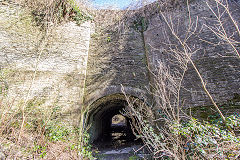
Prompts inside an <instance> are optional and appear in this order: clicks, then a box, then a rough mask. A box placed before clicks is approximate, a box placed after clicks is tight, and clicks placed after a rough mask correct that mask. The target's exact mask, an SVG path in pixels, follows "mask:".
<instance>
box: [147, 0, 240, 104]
mask: <svg viewBox="0 0 240 160" xmlns="http://www.w3.org/2000/svg"><path fill="white" fill-rule="evenodd" d="M155 5H156V4H155ZM208 5H209V6H210V7H211V8H212V9H213V11H214V12H217V8H216V3H215V2H213V1H193V2H191V3H190V7H189V10H188V8H187V6H186V4H178V5H176V6H175V7H174V6H173V7H170V8H165V9H161V8H157V7H153V5H152V6H148V7H146V14H145V15H144V16H145V18H146V19H147V23H148V24H147V25H148V28H147V30H146V31H145V32H144V39H145V43H146V46H147V49H148V52H149V57H148V58H149V62H150V64H151V66H152V68H157V65H158V61H159V60H160V61H162V62H165V63H168V64H169V65H170V66H172V67H176V66H174V65H175V64H174V63H175V62H174V61H176V59H175V58H174V56H173V55H174V53H173V52H171V51H170V48H172V49H179V50H181V51H183V47H182V46H181V45H180V43H179V41H178V40H177V39H176V37H175V36H174V35H173V34H172V32H171V31H170V27H172V28H173V30H174V32H175V33H176V34H177V35H178V36H179V38H180V39H181V40H184V39H185V38H186V37H187V36H189V35H191V36H189V38H188V39H187V41H186V44H187V45H188V47H189V48H191V51H192V52H193V54H192V57H191V58H192V59H193V62H194V63H195V65H196V67H197V68H198V70H199V72H200V73H201V75H202V77H203V79H204V81H205V83H206V86H207V89H208V90H209V92H210V94H211V95H212V96H213V98H214V100H215V101H216V102H218V103H220V104H222V103H225V102H227V101H228V100H232V99H233V98H234V95H235V94H238V95H239V94H240V72H239V70H240V59H239V57H237V56H236V52H234V51H233V49H232V48H231V45H229V44H228V43H227V42H226V41H224V40H221V39H220V38H219V37H217V36H216V35H215V34H214V33H213V32H212V31H211V29H210V28H214V27H219V24H218V23H217V22H216V17H215V16H214V14H213V13H212V12H211V10H210V8H209V6H208ZM229 7H230V10H231V13H232V15H233V17H234V18H235V20H236V21H237V22H239V20H240V16H239V15H240V8H239V6H238V5H236V3H233V2H229ZM220 11H221V12H222V13H223V8H221V9H220ZM150 13H151V14H150ZM163 15H164V16H165V18H166V20H167V21H166V20H165V19H164V16H163ZM189 16H190V17H191V18H190V21H189ZM221 20H222V22H223V26H224V27H225V29H226V33H227V35H228V36H232V37H233V38H234V39H235V40H237V41H238V42H239V40H240V36H239V34H238V33H237V32H236V28H235V26H234V25H233V23H232V21H231V20H230V19H229V16H228V15H227V14H223V16H222V17H221ZM167 22H168V23H169V25H170V27H169V26H168V24H167ZM189 23H191V25H192V27H191V29H190V30H189ZM238 25H239V23H238ZM219 28H220V27H219ZM188 31H189V32H188ZM235 47H236V49H237V51H238V52H239V51H240V48H239V45H238V44H235ZM180 97H181V100H182V102H183V104H184V106H187V107H190V106H205V105H210V104H211V102H210V99H209V98H208V97H207V96H206V94H205V92H204V91H203V89H202V86H201V83H200V79H199V77H198V75H197V74H196V71H195V70H194V68H193V66H192V65H191V64H190V63H189V64H188V70H187V71H186V73H185V76H184V80H183V87H182V90H181V95H180Z"/></svg>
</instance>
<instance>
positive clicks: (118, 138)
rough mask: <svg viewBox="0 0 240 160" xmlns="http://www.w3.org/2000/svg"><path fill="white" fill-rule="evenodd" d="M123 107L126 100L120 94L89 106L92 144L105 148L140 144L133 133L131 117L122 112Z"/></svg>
mask: <svg viewBox="0 0 240 160" xmlns="http://www.w3.org/2000/svg"><path fill="white" fill-rule="evenodd" d="M125 107H127V102H126V100H125V96H124V95H121V94H117V95H111V96H107V97H104V98H102V99H99V100H97V101H96V102H95V103H94V104H93V105H92V106H90V112H89V118H88V124H89V125H90V126H91V127H90V129H89V133H90V141H91V142H92V144H94V145H96V146H101V147H106V148H111V147H112V148H118V147H123V146H130V145H133V144H142V142H141V140H140V139H136V137H135V135H134V134H133V131H132V128H131V119H129V118H128V117H126V116H124V114H122V113H124V108H125Z"/></svg>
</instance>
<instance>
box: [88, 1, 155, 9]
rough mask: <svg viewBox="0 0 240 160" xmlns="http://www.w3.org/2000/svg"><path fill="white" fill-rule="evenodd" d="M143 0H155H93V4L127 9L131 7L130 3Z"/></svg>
mask: <svg viewBox="0 0 240 160" xmlns="http://www.w3.org/2000/svg"><path fill="white" fill-rule="evenodd" d="M139 1H140V2H141V1H145V2H146V1H147V2H153V1H155V0H92V2H93V4H94V5H95V6H96V7H97V8H104V9H105V8H108V7H109V6H111V7H112V6H113V7H114V8H115V9H125V8H127V7H129V5H130V4H133V3H136V2H139Z"/></svg>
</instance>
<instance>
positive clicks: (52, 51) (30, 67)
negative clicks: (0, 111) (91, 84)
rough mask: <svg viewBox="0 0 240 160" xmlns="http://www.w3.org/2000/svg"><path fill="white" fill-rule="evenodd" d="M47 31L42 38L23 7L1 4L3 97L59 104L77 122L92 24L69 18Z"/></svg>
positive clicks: (0, 62) (0, 29) (45, 104)
mask: <svg viewBox="0 0 240 160" xmlns="http://www.w3.org/2000/svg"><path fill="white" fill-rule="evenodd" d="M50 32H51V33H49V35H48V37H47V38H45V37H44V35H43V32H42V31H41V29H40V28H39V27H38V26H36V25H35V24H34V20H33V17H32V16H31V15H30V14H29V13H28V12H27V11H26V10H24V9H22V8H21V7H19V6H16V5H14V4H13V5H3V4H1V5H0V37H1V41H0V66H1V75H2V77H1V84H2V86H1V88H7V89H6V90H5V91H4V92H5V96H8V97H9V98H11V99H14V101H15V102H16V103H18V102H19V100H20V99H21V100H24V99H29V100H33V99H41V100H42V104H41V105H42V106H43V107H49V106H50V107H51V106H52V107H60V108H61V110H62V114H63V116H64V117H69V116H71V117H72V116H75V117H76V118H75V119H74V121H75V122H76V121H78V119H77V116H78V110H79V108H80V107H81V103H82V101H83V95H84V94H83V93H84V87H85V77H86V70H87V59H88V50H89V42H90V32H91V23H90V22H85V23H83V24H81V25H80V26H78V25H76V24H75V23H74V22H68V23H65V24H63V25H59V26H57V27H55V28H54V29H53V30H52V31H50ZM34 75H35V76H34ZM2 92H3V91H2ZM1 96H2V97H3V96H4V94H1ZM15 105H16V106H17V104H15ZM68 120H69V121H72V120H73V119H72V118H68ZM75 122H74V123H75Z"/></svg>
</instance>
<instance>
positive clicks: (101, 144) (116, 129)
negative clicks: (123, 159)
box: [93, 124, 143, 151]
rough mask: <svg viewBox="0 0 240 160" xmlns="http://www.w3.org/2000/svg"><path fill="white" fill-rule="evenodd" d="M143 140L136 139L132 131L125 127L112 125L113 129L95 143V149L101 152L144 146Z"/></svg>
mask: <svg viewBox="0 0 240 160" xmlns="http://www.w3.org/2000/svg"><path fill="white" fill-rule="evenodd" d="M142 144H143V143H142V141H141V139H136V137H135V136H134V135H133V133H132V131H131V130H129V129H128V128H127V127H126V126H124V125H118V124H116V125H112V126H111V129H110V130H109V131H108V132H107V133H104V134H103V135H102V136H100V137H99V138H98V139H97V140H96V141H94V142H93V147H94V148H97V149H98V150H99V151H101V150H105V149H121V148H126V147H131V146H134V145H142Z"/></svg>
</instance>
